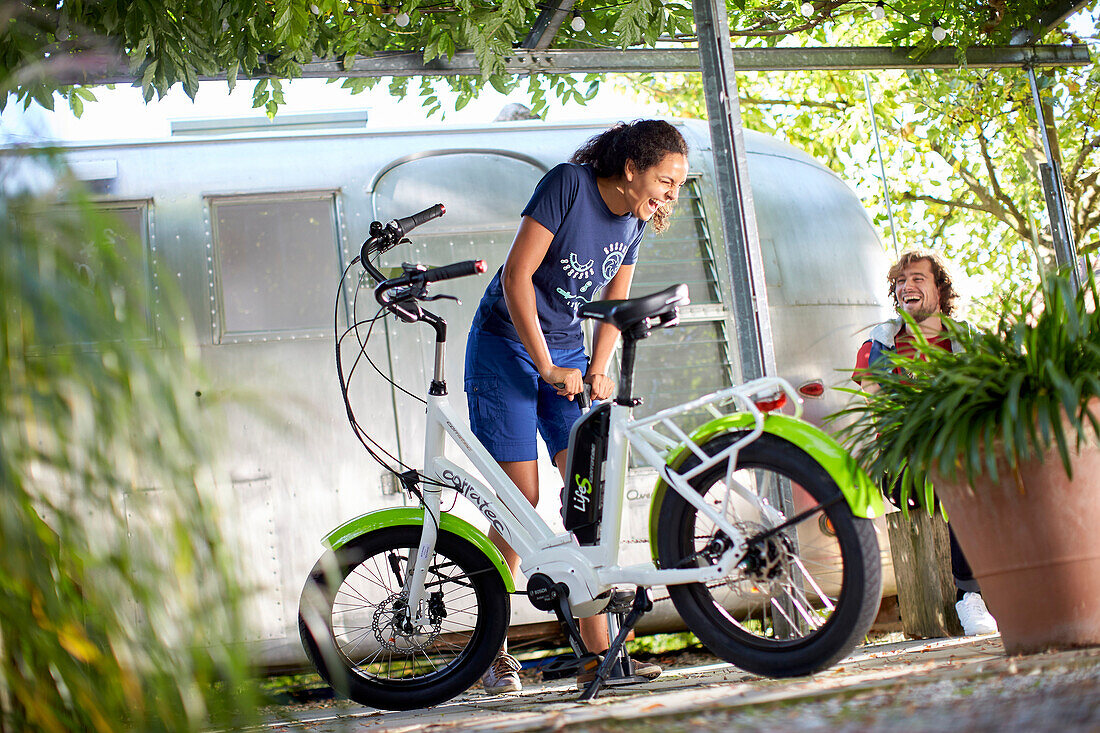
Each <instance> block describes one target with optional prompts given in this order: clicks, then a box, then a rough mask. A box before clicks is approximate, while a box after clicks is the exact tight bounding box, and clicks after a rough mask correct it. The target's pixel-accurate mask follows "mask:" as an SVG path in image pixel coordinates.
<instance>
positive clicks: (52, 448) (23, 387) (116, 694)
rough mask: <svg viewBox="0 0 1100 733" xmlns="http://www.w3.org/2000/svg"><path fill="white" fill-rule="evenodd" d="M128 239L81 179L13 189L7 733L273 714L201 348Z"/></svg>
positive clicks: (7, 279) (3, 499) (2, 279)
mask: <svg viewBox="0 0 1100 733" xmlns="http://www.w3.org/2000/svg"><path fill="white" fill-rule="evenodd" d="M0 166H2V167H3V169H2V170H0V181H6V182H9V183H11V182H13V181H15V180H17V179H18V178H19V175H17V174H18V173H19V172H20V171H23V172H26V170H27V169H28V168H34V167H36V166H37V167H39V168H40V170H39V171H38V173H37V175H36V176H33V177H32V178H35V177H37V178H38V179H39V180H41V179H42V176H41V172H42V171H41V169H44V168H46V169H48V168H51V167H53V168H57V166H55V165H54V164H53V162H51V161H49V160H40V161H28V160H27V159H26V158H25V157H21V156H19V155H8V156H4V157H0ZM53 175H59V173H58V172H57V171H56V170H55V171H53V172H51V173H50V176H53ZM59 180H63V179H59ZM123 231H125V227H124V226H122V225H121V224H120V223H119V222H117V221H114V220H112V219H111V218H109V217H107V216H106V215H105V214H103V213H102V212H97V210H96V208H95V207H94V206H92V205H90V203H89V201H88V200H87V198H86V197H85V196H84V195H83V194H81V193H80V191H79V190H78V189H76V188H74V187H73V186H71V185H64V184H61V185H57V186H54V187H53V188H51V190H50V191H49V192H48V193H46V194H43V195H32V194H30V193H12V192H11V190H10V188H9V189H8V190H7V191H5V192H3V195H2V196H0V289H2V295H3V310H2V312H0V363H2V365H3V368H2V369H0V403H2V409H0V435H2V440H3V452H2V457H0V731H4V732H5V733H6V732H7V731H58V732H60V731H77V730H79V731H115V730H142V731H153V730H156V731H169V730H171V731H177V730H199V729H209V728H210V727H214V728H219V729H225V728H236V727H239V726H241V725H244V724H248V723H250V722H251V721H252V719H253V713H254V711H255V710H256V708H257V702H258V699H257V697H256V696H255V695H254V694H253V693H252V692H251V690H253V689H254V688H253V686H251V685H250V684H249V682H248V679H249V669H248V666H247V664H246V660H245V657H244V654H243V652H244V650H243V648H242V647H241V646H240V645H236V646H234V645H232V644H229V643H228V642H230V641H234V640H238V641H239V640H240V639H242V638H244V635H243V632H242V628H243V627H242V619H241V615H240V605H239V601H240V591H239V589H238V588H237V587H236V586H235V584H234V582H233V572H232V569H231V568H232V561H231V558H232V557H233V555H234V553H232V552H231V551H230V550H229V549H228V548H227V545H226V544H225V543H224V542H223V540H222V538H221V536H220V533H219V529H218V523H217V521H216V518H215V514H214V508H213V506H212V502H211V501H210V493H209V490H208V489H209V486H208V484H209V480H208V479H207V477H206V476H207V474H208V460H209V458H210V445H211V443H210V437H209V436H210V434H211V425H210V419H209V415H207V414H204V413H203V411H202V410H200V407H199V404H198V400H197V399H196V395H195V392H196V389H197V388H201V386H202V384H201V381H199V377H198V376H197V373H196V371H195V369H194V366H195V363H196V362H195V359H194V356H195V355H194V353H192V352H193V351H194V349H193V347H189V346H188V344H189V343H194V342H193V341H191V340H190V339H186V338H184V337H183V336H182V335H181V332H180V329H179V327H178V324H179V323H180V319H179V317H178V316H177V315H175V313H176V308H175V307H176V306H177V305H178V302H177V300H176V299H174V298H173V296H172V291H171V288H170V287H168V286H169V285H170V282H165V279H164V278H161V279H160V284H159V285H154V283H155V282H156V281H155V280H154V278H153V272H152V270H151V268H150V266H149V265H147V264H146V262H145V258H144V256H143V255H142V252H141V246H140V243H139V242H136V241H134V240H133V239H132V238H129V237H126V236H122V234H121V233H122V232H123ZM154 287H155V288H156V297H154Z"/></svg>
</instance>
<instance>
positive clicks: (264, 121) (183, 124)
mask: <svg viewBox="0 0 1100 733" xmlns="http://www.w3.org/2000/svg"><path fill="white" fill-rule="evenodd" d="M366 126H367V110H365V109H358V110H348V111H341V112H310V113H307V114H298V115H275V119H269V118H267V117H266V116H263V117H224V118H221V119H206V120H172V135H173V136H188V135H227V134H231V135H232V134H238V133H249V132H286V131H288V130H333V129H351V128H359V127H366Z"/></svg>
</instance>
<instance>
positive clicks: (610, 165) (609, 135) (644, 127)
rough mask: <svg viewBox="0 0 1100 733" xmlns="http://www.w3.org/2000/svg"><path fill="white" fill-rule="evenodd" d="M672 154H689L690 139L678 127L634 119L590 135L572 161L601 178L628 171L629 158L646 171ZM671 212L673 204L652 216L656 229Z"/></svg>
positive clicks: (619, 174) (659, 121)
mask: <svg viewBox="0 0 1100 733" xmlns="http://www.w3.org/2000/svg"><path fill="white" fill-rule="evenodd" d="M669 153H674V154H675V153H679V154H680V155H683V156H685V157H686V156H687V154H688V144H687V141H686V140H684V136H683V135H681V134H680V131H679V130H677V129H676V128H675V127H673V126H672V125H670V124H669V123H667V122H665V121H664V120H634V121H633V122H617V123H615V124H614V125H612V126H611V127H610V128H608V129H607V130H604V131H603V132H601V133H600V134H599V135H595V136H594V137H591V138H589V139H588V141H587V142H586V143H585V144H584V145H582V146H580V147H579V148H577V152H575V153H573V157H572V158H570V159H569V162H570V163H577V164H579V165H587V166H590V167H591V168H592V170H593V171H595V173H596V175H597V176H598V177H600V178H612V177H617V176H621V175H623V174H624V173H625V172H626V161H628V160H630V161H633V162H634V167H635V168H637V169H638V170H639V171H646V170H649V169H650V168H652V167H653V166H655V165H657V164H658V163H660V162H661V161H662V160H664V158H665V156H666V155H668V154H669ZM671 214H672V205H671V204H670V205H668V206H662V207H661V208H660V209H658V210H657V212H656V213H655V214H654V215H653V228H654V229H655V230H657V231H658V232H663V231H664V230H665V229H666V228H668V218H669V216H670V215H671Z"/></svg>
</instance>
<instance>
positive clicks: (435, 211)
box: [386, 204, 447, 239]
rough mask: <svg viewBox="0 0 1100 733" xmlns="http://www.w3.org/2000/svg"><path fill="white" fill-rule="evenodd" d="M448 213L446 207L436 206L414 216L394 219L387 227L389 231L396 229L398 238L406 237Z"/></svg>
mask: <svg viewBox="0 0 1100 733" xmlns="http://www.w3.org/2000/svg"><path fill="white" fill-rule="evenodd" d="M446 213H447V209H446V207H444V206H443V204H436V205H435V206H429V207H428V208H426V209H424V210H423V211H420V212H417V213H415V214H413V215H412V216H406V217H403V218H401V219H394V220H393V221H391V222H390V223H389V224H387V225H386V228H387V229H391V230H392V229H396V230H397V231H396V234H397V238H398V239H400V238H401V237H403V236H405V235H406V234H408V233H409V232H411V231H412V230H413V229H416V228H417V227H418V226H420V225H421V224H424V223H426V222H429V221H431V220H432V219H435V218H438V217H440V216H443V215H444V214H446Z"/></svg>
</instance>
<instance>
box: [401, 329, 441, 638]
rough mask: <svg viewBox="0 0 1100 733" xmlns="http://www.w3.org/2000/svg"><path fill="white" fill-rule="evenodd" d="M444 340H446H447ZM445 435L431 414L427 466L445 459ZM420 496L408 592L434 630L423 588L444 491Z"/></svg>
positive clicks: (417, 617) (435, 382) (419, 616)
mask: <svg viewBox="0 0 1100 733" xmlns="http://www.w3.org/2000/svg"><path fill="white" fill-rule="evenodd" d="M444 339H445V337H444ZM445 345H446V341H445V340H441V339H439V338H437V339H436V344H435V373H434V375H433V379H432V390H431V392H432V394H433V395H434V394H438V392H437V390H441V392H442V394H446V391H447V384H446V382H445V381H444V380H443V357H444V347H445ZM429 412H430V408H429ZM445 439H446V434H445V432H444V430H443V425H442V424H440V422H439V421H438V420H433V419H432V416H431V415H430V414H429V415H428V419H427V427H426V432H425V435H424V463H423V464H422V465H424V466H430V465H432V464H431V461H432V459H433V458H434V457H435V456H441V455H443V442H444V440H445ZM420 491H421V496H422V497H423V504H424V527H423V529H422V530H421V533H420V547H418V548H417V550H416V560H415V561H414V562H413V564H412V572H411V573H409V578H408V581H407V582H406V584H405V590H406V592H407V594H408V599H409V609H410V611H411V612H412V613H411V617H412V620H413V622H414V623H415V624H416V625H417V626H419V627H422V628H423V627H429V626H431V625H432V624H431V620H430V619H429V613H428V603H427V601H428V593H427V591H426V590H425V588H424V581H425V579H426V578H427V577H428V568H429V567H431V564H432V559H433V558H434V557H435V542H436V538H437V537H438V536H439V518H440V516H439V508H440V499H441V497H442V494H443V487H442V486H440V485H438V484H436V483H434V482H433V483H430V484H421V486H420Z"/></svg>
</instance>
